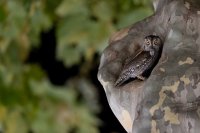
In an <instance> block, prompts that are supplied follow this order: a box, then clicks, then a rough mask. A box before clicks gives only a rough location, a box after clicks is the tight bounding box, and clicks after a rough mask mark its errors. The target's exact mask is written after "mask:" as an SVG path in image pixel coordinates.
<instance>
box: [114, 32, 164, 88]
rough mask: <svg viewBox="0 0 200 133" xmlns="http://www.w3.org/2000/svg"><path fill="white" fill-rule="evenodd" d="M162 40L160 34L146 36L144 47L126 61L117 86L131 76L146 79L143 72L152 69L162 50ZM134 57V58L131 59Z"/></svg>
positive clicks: (116, 83)
mask: <svg viewBox="0 0 200 133" xmlns="http://www.w3.org/2000/svg"><path fill="white" fill-rule="evenodd" d="M161 47H162V42H161V39H160V38H159V37H158V36H154V35H149V36H147V37H145V39H144V44H143V49H142V50H141V51H140V52H139V53H138V54H137V55H136V56H135V57H129V58H128V60H129V61H128V62H127V63H125V65H124V67H123V69H122V71H121V73H120V75H119V77H118V79H117V80H116V82H115V86H120V85H122V84H123V83H124V82H126V81H128V80H129V79H131V78H133V79H134V78H138V79H140V80H144V79H145V77H143V74H144V73H145V72H147V71H148V70H150V69H152V67H153V66H154V65H155V63H156V61H157V59H158V58H159V54H160V52H161ZM130 58H132V59H130Z"/></svg>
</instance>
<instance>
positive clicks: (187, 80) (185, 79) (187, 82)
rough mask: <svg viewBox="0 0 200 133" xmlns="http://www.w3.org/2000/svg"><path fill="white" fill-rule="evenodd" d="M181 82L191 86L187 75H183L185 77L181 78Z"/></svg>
mask: <svg viewBox="0 0 200 133" xmlns="http://www.w3.org/2000/svg"><path fill="white" fill-rule="evenodd" d="M180 80H181V81H183V82H184V84H185V85H188V84H190V79H189V78H187V77H186V76H185V75H183V76H182V77H181V78H180Z"/></svg>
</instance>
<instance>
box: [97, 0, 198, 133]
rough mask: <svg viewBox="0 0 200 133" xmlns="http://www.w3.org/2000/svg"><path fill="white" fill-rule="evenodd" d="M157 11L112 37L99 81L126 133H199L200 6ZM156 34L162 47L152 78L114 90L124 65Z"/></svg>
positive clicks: (165, 1)
mask: <svg viewBox="0 0 200 133" xmlns="http://www.w3.org/2000/svg"><path fill="white" fill-rule="evenodd" d="M154 7H155V14H154V15H152V16H150V17H149V18H146V19H145V20H143V21H140V22H138V23H136V24H134V25H132V26H130V27H127V28H125V29H122V30H120V31H119V32H117V33H116V34H115V35H113V36H112V37H111V39H110V41H109V46H108V47H107V48H106V49H105V50H104V52H103V54H102V57H101V62H100V66H99V72H98V79H99V81H100V82H101V84H102V86H103V88H104V90H105V92H106V96H107V99H108V102H109V104H110V107H111V108H112V110H113V112H114V114H115V116H116V117H117V118H118V120H119V121H120V123H121V124H122V126H123V127H124V128H125V129H126V131H127V132H128V133H199V132H200V119H199V118H200V108H199V105H200V102H199V101H200V1H199V0H159V1H157V3H156V4H155V5H154ZM152 34H154V35H157V36H159V37H160V38H162V40H163V42H164V44H163V51H162V55H161V58H160V60H159V62H158V64H157V65H156V66H155V67H154V69H153V71H152V73H151V75H150V76H149V77H148V78H147V79H146V80H145V81H140V80H133V81H131V82H129V83H127V84H125V85H123V86H121V87H117V88H116V87H115V86H114V83H115V81H116V79H117V78H118V76H119V73H120V71H121V69H122V68H123V64H124V61H125V60H126V58H128V57H130V56H132V55H134V54H136V53H137V52H138V50H139V49H140V48H141V43H142V42H143V39H144V37H145V36H148V35H152Z"/></svg>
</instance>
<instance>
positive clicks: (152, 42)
mask: <svg viewBox="0 0 200 133" xmlns="http://www.w3.org/2000/svg"><path fill="white" fill-rule="evenodd" d="M161 43H162V42H161V39H160V37H159V36H155V35H149V36H146V37H145V38H144V50H145V51H151V50H153V49H159V48H160V46H161V45H162V44H161Z"/></svg>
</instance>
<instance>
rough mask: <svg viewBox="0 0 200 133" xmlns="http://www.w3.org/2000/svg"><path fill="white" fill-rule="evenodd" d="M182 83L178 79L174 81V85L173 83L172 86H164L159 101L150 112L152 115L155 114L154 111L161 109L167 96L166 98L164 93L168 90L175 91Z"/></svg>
mask: <svg viewBox="0 0 200 133" xmlns="http://www.w3.org/2000/svg"><path fill="white" fill-rule="evenodd" d="M179 84H180V81H177V82H175V83H174V85H171V86H163V87H162V89H161V91H160V92H159V100H158V103H157V104H156V105H154V106H153V107H152V108H151V109H150V113H151V115H152V116H153V114H154V112H155V111H156V110H157V109H159V108H160V107H161V106H162V104H163V102H164V100H165V98H166V94H165V93H164V92H165V91H166V90H168V91H172V92H173V93H175V92H176V91H177V89H178V86H179Z"/></svg>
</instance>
